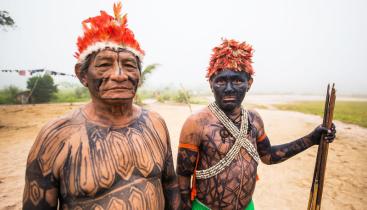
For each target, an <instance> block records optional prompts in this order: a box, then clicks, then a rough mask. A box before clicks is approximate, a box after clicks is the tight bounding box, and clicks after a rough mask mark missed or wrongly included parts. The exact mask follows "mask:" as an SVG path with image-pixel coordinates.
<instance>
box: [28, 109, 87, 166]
mask: <svg viewBox="0 0 367 210" xmlns="http://www.w3.org/2000/svg"><path fill="white" fill-rule="evenodd" d="M83 119H84V118H83V116H82V112H81V110H80V109H77V110H73V111H71V112H69V113H67V114H65V115H63V116H60V117H58V118H55V119H53V120H50V121H49V122H48V123H46V124H45V125H44V126H43V127H42V128H41V130H40V132H39V133H38V136H37V138H36V140H35V142H34V144H33V146H32V148H31V151H30V153H29V157H28V163H29V162H31V161H33V160H34V159H35V158H37V157H38V156H39V155H40V154H39V153H40V152H41V151H43V153H48V152H50V150H52V149H57V148H59V147H60V146H61V145H64V144H65V141H66V140H67V139H68V138H67V137H68V136H69V137H70V136H71V135H72V134H73V133H75V132H80V125H81V124H83V123H84V121H83Z"/></svg>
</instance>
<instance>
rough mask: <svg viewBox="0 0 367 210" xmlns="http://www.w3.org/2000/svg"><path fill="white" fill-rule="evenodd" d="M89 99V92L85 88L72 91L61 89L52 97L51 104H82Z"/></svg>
mask: <svg viewBox="0 0 367 210" xmlns="http://www.w3.org/2000/svg"><path fill="white" fill-rule="evenodd" d="M89 99H90V96H89V91H88V89H87V88H85V87H76V88H73V89H70V88H69V89H63V90H59V91H58V92H57V93H56V94H55V95H54V97H53V98H52V102H58V103H62V102H69V103H72V102H84V101H88V100H89Z"/></svg>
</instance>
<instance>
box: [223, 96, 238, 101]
mask: <svg viewBox="0 0 367 210" xmlns="http://www.w3.org/2000/svg"><path fill="white" fill-rule="evenodd" d="M236 100H237V98H236V96H224V97H223V101H224V102H233V101H236Z"/></svg>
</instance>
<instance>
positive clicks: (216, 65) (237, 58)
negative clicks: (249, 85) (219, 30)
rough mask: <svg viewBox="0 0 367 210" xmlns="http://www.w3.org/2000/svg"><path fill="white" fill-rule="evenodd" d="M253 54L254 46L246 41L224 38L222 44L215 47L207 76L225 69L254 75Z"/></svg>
mask: <svg viewBox="0 0 367 210" xmlns="http://www.w3.org/2000/svg"><path fill="white" fill-rule="evenodd" d="M252 54H253V49H252V46H251V45H249V44H247V43H246V42H242V43H240V42H237V41H236V40H233V39H229V40H228V39H224V40H223V43H222V44H220V45H219V46H217V47H214V48H213V54H212V56H211V58H210V63H209V67H208V70H207V74H206V77H207V78H210V77H211V76H213V75H214V74H216V73H217V72H218V71H221V70H224V69H231V70H234V71H245V72H247V73H248V74H249V75H250V76H252V75H253V74H254V69H253V68H252Z"/></svg>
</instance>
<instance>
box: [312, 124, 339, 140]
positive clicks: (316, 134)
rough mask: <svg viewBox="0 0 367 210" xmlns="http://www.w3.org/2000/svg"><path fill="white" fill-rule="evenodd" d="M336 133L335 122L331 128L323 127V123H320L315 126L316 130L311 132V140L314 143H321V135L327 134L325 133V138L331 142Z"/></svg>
mask: <svg viewBox="0 0 367 210" xmlns="http://www.w3.org/2000/svg"><path fill="white" fill-rule="evenodd" d="M335 133H336V128H335V124H334V123H333V124H332V125H331V128H330V129H327V128H325V127H322V125H319V126H317V127H316V128H315V130H314V131H313V132H312V133H310V134H309V135H310V138H311V141H312V142H313V143H314V144H317V145H318V144H319V143H320V140H321V135H322V134H325V135H324V139H325V140H326V141H327V142H328V143H331V142H333V141H334V139H335Z"/></svg>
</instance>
